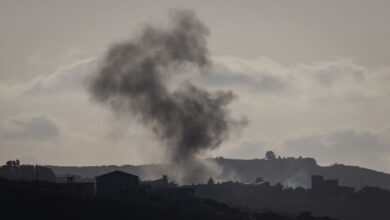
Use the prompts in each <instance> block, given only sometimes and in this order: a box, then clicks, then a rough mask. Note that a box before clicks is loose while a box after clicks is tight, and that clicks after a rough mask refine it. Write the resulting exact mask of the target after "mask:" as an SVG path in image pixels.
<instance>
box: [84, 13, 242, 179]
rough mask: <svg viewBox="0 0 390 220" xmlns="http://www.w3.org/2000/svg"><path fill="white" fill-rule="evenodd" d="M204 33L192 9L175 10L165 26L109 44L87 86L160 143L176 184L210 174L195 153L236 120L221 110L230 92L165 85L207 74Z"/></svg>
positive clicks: (214, 141) (214, 145)
mask: <svg viewBox="0 0 390 220" xmlns="http://www.w3.org/2000/svg"><path fill="white" fill-rule="evenodd" d="M207 35H208V29H207V28H206V27H205V26H204V25H203V24H202V23H201V22H200V21H199V20H198V19H197V18H196V16H195V14H194V13H193V12H192V11H186V10H180V11H175V12H174V14H173V15H172V16H171V20H170V25H169V26H168V27H167V28H161V27H155V26H150V25H148V26H146V27H145V28H144V29H143V31H142V32H141V33H140V34H139V35H138V36H137V37H135V38H133V39H131V40H129V41H126V42H122V43H119V44H116V45H114V46H112V47H111V48H110V49H109V51H108V52H107V54H106V55H105V57H104V58H103V60H102V62H101V64H100V67H99V68H98V70H97V72H96V73H95V75H94V77H93V79H92V81H91V84H90V88H89V91H90V93H91V95H92V97H93V99H94V100H97V101H98V102H100V103H102V104H105V105H108V106H110V107H111V109H112V110H113V111H114V112H116V113H118V112H126V113H127V112H129V113H131V114H132V115H134V116H135V117H136V118H137V119H138V120H139V122H140V123H141V124H143V125H144V126H146V127H147V128H149V129H150V130H151V131H152V132H153V133H154V134H155V135H156V136H157V137H158V138H159V139H160V140H161V141H162V143H163V144H164V145H165V146H166V147H167V150H168V151H169V155H170V158H169V160H170V161H171V162H173V163H175V164H178V165H179V166H177V167H178V168H179V169H183V170H182V171H183V172H181V171H180V172H181V174H178V175H177V176H180V177H179V178H178V179H179V180H178V181H180V182H182V183H191V182H194V181H199V180H202V181H203V180H204V179H205V178H208V177H209V173H208V171H209V172H211V171H212V172H214V170H215V169H211V170H210V166H209V165H207V164H205V163H202V162H200V160H198V158H197V157H198V155H199V154H201V153H202V152H205V151H207V150H212V149H215V148H217V147H218V146H219V145H220V144H221V142H222V141H223V140H224V139H225V138H226V137H227V135H228V131H229V129H230V128H231V127H232V126H234V125H237V124H239V122H237V121H234V120H232V119H231V118H230V117H229V114H228V110H227V105H228V104H229V103H230V102H231V101H232V99H233V97H234V96H233V93H232V92H230V91H229V92H225V91H217V92H214V93H211V92H208V91H206V90H204V89H202V88H199V87H197V86H195V85H193V84H191V83H190V82H186V83H183V85H181V86H180V87H179V88H177V89H175V90H174V91H172V90H171V89H170V88H169V87H168V86H167V85H168V82H169V81H170V80H171V79H172V78H173V77H175V76H178V75H180V74H183V73H197V74H207V73H208V70H209V68H210V60H209V53H208V50H207V43H206V36H207ZM124 115H126V114H124Z"/></svg>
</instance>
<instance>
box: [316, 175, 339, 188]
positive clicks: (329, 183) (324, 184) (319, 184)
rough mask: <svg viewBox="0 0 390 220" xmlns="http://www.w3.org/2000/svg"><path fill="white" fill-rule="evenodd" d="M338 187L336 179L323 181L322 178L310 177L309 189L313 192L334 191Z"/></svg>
mask: <svg viewBox="0 0 390 220" xmlns="http://www.w3.org/2000/svg"><path fill="white" fill-rule="evenodd" d="M338 186H339V183H338V180H337V179H328V180H325V179H324V177H323V176H318V175H314V176H312V177H311V188H312V189H313V190H334V189H337V188H338Z"/></svg>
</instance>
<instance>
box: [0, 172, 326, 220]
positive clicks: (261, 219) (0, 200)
mask: <svg viewBox="0 0 390 220" xmlns="http://www.w3.org/2000/svg"><path fill="white" fill-rule="evenodd" d="M0 207H1V208H0V209H1V219H11V218H12V219H237V220H240V219H254V220H273V219H274V220H282V219H283V220H294V219H297V220H309V219H313V220H317V219H318V220H319V219H322V220H326V219H328V220H329V219H330V218H315V217H312V216H311V215H310V213H301V214H300V215H298V216H295V217H287V216H282V215H279V214H275V213H272V212H264V213H249V212H245V211H240V210H238V209H234V208H230V207H229V206H227V205H224V204H221V203H217V202H214V201H213V200H209V199H195V198H193V199H189V200H164V199H161V198H159V197H156V196H135V197H126V198H109V197H96V196H95V195H93V194H83V193H78V192H74V191H72V190H69V189H66V188H63V187H61V185H58V184H55V183H48V182H27V181H8V180H4V179H0Z"/></svg>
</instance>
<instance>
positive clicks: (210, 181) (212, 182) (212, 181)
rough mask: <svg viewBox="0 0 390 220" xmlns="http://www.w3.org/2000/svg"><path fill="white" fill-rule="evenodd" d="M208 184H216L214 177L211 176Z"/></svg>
mask: <svg viewBox="0 0 390 220" xmlns="http://www.w3.org/2000/svg"><path fill="white" fill-rule="evenodd" d="M207 185H214V180H213V178H211V177H210V179H209V181H208V182H207Z"/></svg>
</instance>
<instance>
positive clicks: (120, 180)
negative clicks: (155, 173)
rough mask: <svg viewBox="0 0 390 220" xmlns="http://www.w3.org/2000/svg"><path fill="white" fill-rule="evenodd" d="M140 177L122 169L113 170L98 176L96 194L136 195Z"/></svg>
mask: <svg viewBox="0 0 390 220" xmlns="http://www.w3.org/2000/svg"><path fill="white" fill-rule="evenodd" d="M138 186H139V178H138V176H136V175H133V174H129V173H125V172H122V171H113V172H111V173H107V174H103V175H101V176H97V177H96V194H97V195H109V196H130V195H136V194H137V191H138Z"/></svg>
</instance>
